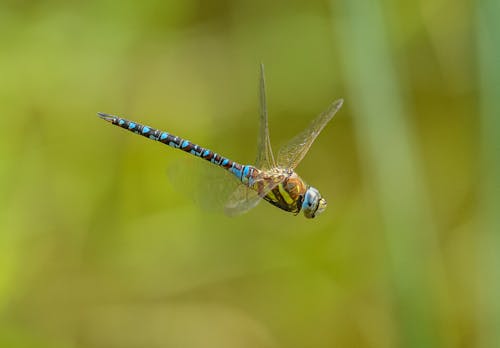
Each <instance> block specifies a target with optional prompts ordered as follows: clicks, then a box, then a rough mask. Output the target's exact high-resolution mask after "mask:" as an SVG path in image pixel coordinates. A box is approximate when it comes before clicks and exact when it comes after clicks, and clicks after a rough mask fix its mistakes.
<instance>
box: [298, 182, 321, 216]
mask: <svg viewBox="0 0 500 348" xmlns="http://www.w3.org/2000/svg"><path fill="white" fill-rule="evenodd" d="M325 209H326V200H325V199H324V198H323V197H321V194H320V193H319V191H318V190H317V189H315V188H314V187H311V186H310V187H309V188H308V189H307V191H306V194H305V195H304V201H303V202H302V210H303V211H304V215H305V217H306V218H308V219H312V218H313V217H315V216H316V215H318V214H321V213H322V212H323V211H324V210H325Z"/></svg>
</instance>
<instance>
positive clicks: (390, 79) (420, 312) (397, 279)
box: [332, 0, 446, 348]
mask: <svg viewBox="0 0 500 348" xmlns="http://www.w3.org/2000/svg"><path fill="white" fill-rule="evenodd" d="M339 12H340V13H339ZM337 13H339V15H338V16H337V17H336V18H339V19H340V18H341V20H340V21H336V18H335V17H334V18H333V19H332V21H333V23H334V25H335V27H334V29H335V32H336V34H337V36H336V38H335V42H334V43H335V45H340V52H343V56H342V63H343V66H341V67H340V68H339V69H342V70H343V73H344V74H345V77H346V79H345V80H346V81H347V84H348V86H347V88H348V96H346V98H345V99H346V103H345V107H346V108H348V109H349V110H350V111H351V113H352V115H353V118H354V124H355V127H356V131H357V137H358V144H359V151H360V154H361V156H362V158H361V160H362V165H363V168H364V173H365V176H364V178H363V179H364V181H365V182H366V183H367V186H368V187H370V188H371V189H373V190H374V191H375V193H376V194H377V197H378V202H377V204H378V205H379V207H380V214H381V219H382V224H383V230H384V233H385V238H386V243H387V250H388V252H389V262H390V264H391V270H392V271H391V272H392V273H391V274H390V275H389V277H390V278H391V279H390V280H391V283H392V286H393V289H394V290H393V291H394V294H393V296H392V297H393V298H394V303H393V305H394V309H395V316H396V317H395V322H396V323H397V325H398V326H399V327H398V328H397V331H398V332H399V337H397V340H398V341H399V342H398V344H397V346H400V347H416V348H417V347H418V348H421V347H438V346H440V342H439V340H438V334H439V328H437V327H436V325H437V322H436V319H437V318H436V316H437V315H438V314H437V312H438V309H437V305H438V299H437V298H436V297H435V296H436V295H437V293H439V291H440V290H441V291H442V289H444V288H446V287H445V282H446V281H445V277H444V271H443V264H442V259H441V256H440V252H439V249H438V245H437V237H436V229H435V226H434V223H433V221H432V219H431V217H430V211H429V204H428V201H427V200H428V196H427V193H426V188H425V184H424V183H423V180H422V179H423V171H422V166H421V163H420V156H419V153H418V149H417V146H416V137H415V134H414V133H413V132H412V126H411V124H410V122H409V115H408V112H407V110H406V109H407V107H406V105H405V101H404V96H405V93H403V92H402V91H401V86H400V84H399V81H398V80H397V78H396V76H397V74H396V72H395V71H394V63H393V62H394V59H393V58H392V56H391V55H392V52H391V47H390V44H389V42H388V38H387V33H386V28H385V27H384V24H383V23H384V22H385V21H384V19H383V11H382V4H381V3H379V2H377V1H373V0H372V1H352V0H345V1H343V2H342V3H341V6H339V5H338V3H337V2H333V1H332V14H333V15H334V16H336V14H337ZM436 281H437V282H438V283H439V284H437V283H436ZM436 290H437V291H436Z"/></svg>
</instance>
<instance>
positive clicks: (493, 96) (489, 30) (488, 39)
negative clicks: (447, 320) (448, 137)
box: [476, 0, 500, 348]
mask: <svg viewBox="0 0 500 348" xmlns="http://www.w3.org/2000/svg"><path fill="white" fill-rule="evenodd" d="M476 10H477V41H478V55H479V56H478V63H479V78H480V81H479V86H480V93H479V95H480V110H481V112H480V115H481V130H480V131H481V164H480V166H481V167H480V170H481V176H480V179H481V182H480V194H479V209H480V214H479V217H480V221H479V225H480V226H481V229H480V230H481V231H480V232H481V235H480V237H479V242H478V245H477V247H478V249H477V254H478V263H477V266H478V269H477V275H478V282H477V285H478V288H477V290H478V291H477V295H478V306H477V308H478V321H477V322H478V332H477V334H478V338H479V346H480V347H484V348H489V347H500V330H499V328H500V252H499V247H500V237H499V236H500V182H499V180H500V103H499V100H498V97H499V93H500V22H499V21H498V13H499V10H500V5H499V2H498V1H494V0H489V1H487V0H484V1H479V2H477V9H476Z"/></svg>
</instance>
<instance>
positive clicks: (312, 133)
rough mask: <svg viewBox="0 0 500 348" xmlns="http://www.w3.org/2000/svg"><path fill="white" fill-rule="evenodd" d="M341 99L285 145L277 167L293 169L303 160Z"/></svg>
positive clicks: (281, 150) (280, 153) (337, 107)
mask: <svg viewBox="0 0 500 348" xmlns="http://www.w3.org/2000/svg"><path fill="white" fill-rule="evenodd" d="M343 102H344V100H343V99H339V100H336V101H334V102H333V103H332V104H330V106H329V107H328V109H326V110H325V111H324V112H322V113H321V114H320V115H318V116H317V117H316V118H315V119H314V120H313V121H312V122H311V124H310V125H309V127H307V128H306V129H305V130H304V131H303V132H302V133H299V134H298V135H297V136H295V138H293V139H292V140H290V141H289V142H288V143H287V144H285V145H284V146H283V147H282V148H281V149H280V150H279V153H278V166H280V167H282V168H289V169H295V167H297V166H298V164H299V163H300V161H302V159H303V158H304V156H305V155H306V153H307V151H309V148H310V147H311V145H312V143H313V142H314V140H315V139H316V137H317V136H318V135H319V133H321V131H322V130H323V128H325V126H326V124H327V123H328V122H329V121H330V120H331V119H332V117H333V116H334V115H335V113H336V112H337V111H338V110H339V109H340V107H341V106H342V103H343Z"/></svg>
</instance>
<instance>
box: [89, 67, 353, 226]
mask: <svg viewBox="0 0 500 348" xmlns="http://www.w3.org/2000/svg"><path fill="white" fill-rule="evenodd" d="M259 95H260V127H259V135H258V148H257V159H256V161H255V165H249V164H240V163H237V162H235V161H233V160H231V159H229V158H226V157H224V156H222V155H220V154H218V153H216V152H214V151H212V150H209V149H207V148H204V147H202V146H199V145H196V144H194V143H193V142H191V141H189V140H186V139H183V138H181V137H178V136H176V135H173V134H170V133H169V132H165V131H162V130H158V129H155V128H152V127H150V126H146V125H142V124H140V123H137V122H134V121H130V120H127V119H125V118H122V117H119V116H116V115H111V114H105V113H102V112H98V116H99V117H101V118H102V119H104V120H106V121H108V122H110V123H112V124H113V125H116V126H119V127H121V128H124V129H126V130H128V131H131V132H133V133H135V134H139V135H142V136H144V137H146V138H149V139H151V140H154V141H157V142H160V143H163V144H165V145H168V146H170V147H172V148H175V149H179V150H182V151H184V152H187V153H190V154H192V155H194V156H196V157H199V158H202V159H204V160H206V161H209V162H210V163H212V164H214V165H216V166H218V167H221V168H223V169H225V170H227V171H228V172H229V173H231V174H232V176H233V177H235V178H236V180H237V181H238V186H237V188H236V189H235V190H234V191H233V192H232V193H231V194H230V196H229V199H228V201H227V204H226V205H225V212H226V213H227V214H228V215H231V216H234V215H239V214H242V213H245V212H247V211H248V210H250V209H252V208H254V207H255V206H256V205H257V204H258V203H259V202H260V201H262V200H265V201H267V202H269V203H271V204H272V205H274V206H276V207H278V208H280V209H283V210H285V211H287V212H290V213H293V214H295V215H297V214H299V213H300V212H301V211H302V212H303V213H304V216H305V217H306V218H309V219H311V218H314V217H316V216H317V215H319V214H320V213H322V212H323V211H324V210H325V209H326V207H327V202H326V200H325V198H323V197H322V196H321V194H320V192H319V191H318V190H317V189H316V188H314V187H313V186H310V185H308V184H307V183H306V182H305V181H304V180H303V179H302V178H301V177H300V176H299V175H298V174H297V173H296V172H295V168H296V167H297V166H298V165H299V163H300V162H301V161H302V159H303V158H304V156H305V155H306V153H307V152H308V151H309V149H310V147H311V145H312V144H313V142H314V141H315V139H316V138H317V136H318V135H319V134H320V133H321V131H322V130H323V128H324V127H325V126H326V125H327V124H328V122H329V121H330V120H331V119H332V118H333V116H334V115H335V114H336V113H337V111H338V110H339V109H340V107H341V106H342V104H343V99H338V100H336V101H334V102H333V103H332V104H330V106H329V107H328V108H327V109H326V110H325V111H324V112H322V113H321V114H319V115H318V116H317V117H316V118H315V119H314V120H313V121H312V122H311V123H310V125H309V126H308V127H307V128H306V129H305V130H303V131H302V132H301V133H299V134H298V135H296V136H295V137H294V138H292V139H291V140H290V141H289V142H288V143H286V144H285V145H284V146H282V147H281V148H280V150H279V151H278V153H277V156H276V159H275V157H274V154H273V151H272V148H271V141H270V138H269V128H268V116H267V102H266V82H265V76H264V65H263V64H261V66H260V83H259Z"/></svg>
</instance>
